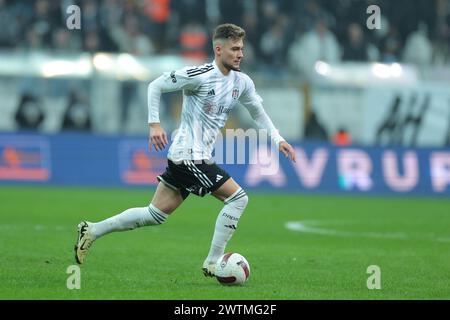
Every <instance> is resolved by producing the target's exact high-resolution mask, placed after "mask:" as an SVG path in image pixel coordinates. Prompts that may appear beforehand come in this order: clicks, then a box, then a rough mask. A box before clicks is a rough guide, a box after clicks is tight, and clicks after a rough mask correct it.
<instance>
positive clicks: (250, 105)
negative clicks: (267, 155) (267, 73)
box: [239, 77, 285, 147]
mask: <svg viewBox="0 0 450 320" xmlns="http://www.w3.org/2000/svg"><path fill="white" fill-rule="evenodd" d="M239 100H240V102H241V104H242V105H243V106H244V107H246V108H247V110H248V111H249V113H250V115H251V117H252V118H253V120H254V121H255V123H256V125H257V126H258V128H260V129H265V130H267V132H268V133H269V135H270V137H271V139H272V140H273V141H274V142H275V144H276V145H277V147H278V145H279V144H280V142H281V141H285V140H284V138H283V137H282V136H281V135H280V134H279V132H278V129H277V128H275V126H274V125H273V123H272V120H270V118H269V116H268V115H267V113H266V111H265V110H264V107H263V105H262V102H263V99H262V98H261V96H260V95H259V94H258V93H257V92H256V89H255V84H254V83H253V81H252V80H251V79H250V78H249V77H246V78H245V89H244V91H243V92H242V95H241V97H240V98H239Z"/></svg>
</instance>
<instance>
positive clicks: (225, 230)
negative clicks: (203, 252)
mask: <svg viewBox="0 0 450 320" xmlns="http://www.w3.org/2000/svg"><path fill="white" fill-rule="evenodd" d="M247 203H248V197H247V194H246V193H245V191H244V190H242V189H241V188H239V190H238V191H236V192H235V193H233V194H232V195H231V196H230V197H228V198H227V199H225V201H224V204H225V206H224V207H223V209H222V210H221V211H220V213H219V216H218V217H217V220H216V227H215V230H214V235H213V239H212V243H211V248H210V249H209V253H208V256H207V257H206V260H205V263H207V264H211V263H215V262H216V261H217V259H219V258H220V256H221V255H223V254H224V252H225V247H226V245H227V243H228V241H229V240H230V239H231V237H232V236H233V233H234V231H235V230H236V227H237V224H238V222H239V218H240V217H241V215H242V213H243V212H244V209H245V207H246V206H247Z"/></svg>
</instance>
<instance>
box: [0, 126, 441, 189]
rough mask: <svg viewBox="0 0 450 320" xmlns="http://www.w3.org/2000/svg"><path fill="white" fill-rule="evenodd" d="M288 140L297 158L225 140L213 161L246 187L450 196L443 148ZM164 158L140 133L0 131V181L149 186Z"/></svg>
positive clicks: (162, 169)
mask: <svg viewBox="0 0 450 320" xmlns="http://www.w3.org/2000/svg"><path fill="white" fill-rule="evenodd" d="M293 146H294V148H295V152H296V155H297V162H296V163H293V162H291V161H290V160H288V159H286V158H285V157H284V156H283V155H281V156H280V155H279V154H278V152H276V151H275V150H273V149H271V148H270V146H268V145H267V144H266V143H261V144H257V145H252V146H250V145H249V144H245V146H244V147H242V146H239V148H240V149H239V148H238V146H237V144H234V143H228V141H227V143H226V144H225V147H224V149H225V151H224V152H223V155H222V156H223V158H220V157H219V158H217V159H216V162H217V163H218V164H219V165H220V166H222V167H223V168H224V169H225V170H227V171H228V172H229V173H230V175H231V176H232V177H233V178H234V179H235V180H236V181H238V183H239V184H241V185H242V186H243V187H245V188H253V189H260V190H274V189H275V190H279V191H282V192H283V191H285V192H290V193H291V192H308V193H311V192H313V193H314V192H318V193H344V194H345V193H349V194H355V193H359V194H398V195H438V196H445V197H448V196H450V149H448V148H447V149H444V148H443V149H413V148H394V147H393V148H375V147H359V146H349V147H336V146H333V145H330V144H318V143H293ZM241 149H243V150H241ZM242 153H244V155H243V157H242V159H244V161H243V160H242V159H239V158H240V157H241V155H242ZM239 154H241V155H239ZM230 155H231V156H230ZM225 160H226V161H225ZM166 165H167V159H166V152H155V151H154V150H153V151H152V152H149V150H148V141H147V139H146V138H140V137H139V138H128V137H127V138H124V137H112V136H96V135H90V134H86V135H84V134H69V133H66V134H58V135H41V134H17V133H2V134H0V183H1V184H18V183H19V184H23V183H33V184H36V183H37V184H51V185H68V186H113V187H115V186H154V185H156V184H157V180H156V176H157V175H158V174H160V173H162V172H163V171H164V170H165V167H166Z"/></svg>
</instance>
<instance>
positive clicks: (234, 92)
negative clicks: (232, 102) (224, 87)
mask: <svg viewBox="0 0 450 320" xmlns="http://www.w3.org/2000/svg"><path fill="white" fill-rule="evenodd" d="M231 96H232V97H233V99H237V98H238V97H239V89H238V88H234V89H233V92H232V93H231Z"/></svg>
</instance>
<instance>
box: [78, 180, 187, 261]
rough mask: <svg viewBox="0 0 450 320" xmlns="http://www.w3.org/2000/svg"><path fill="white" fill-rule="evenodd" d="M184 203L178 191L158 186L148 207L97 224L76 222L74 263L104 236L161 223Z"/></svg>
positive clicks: (125, 212)
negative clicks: (76, 236) (76, 237)
mask: <svg viewBox="0 0 450 320" xmlns="http://www.w3.org/2000/svg"><path fill="white" fill-rule="evenodd" d="M184 199H185V197H183V195H182V192H181V191H180V190H177V189H174V188H170V187H168V186H167V185H166V184H164V183H162V182H160V183H159V184H158V187H157V188H156V192H155V195H154V196H153V200H152V202H151V203H150V205H149V206H147V207H139V208H130V209H127V210H125V211H123V212H121V213H119V214H117V215H115V216H112V217H110V218H108V219H105V220H103V221H100V222H97V223H92V222H88V221H82V222H80V224H79V225H78V239H77V244H76V245H75V258H76V261H77V262H78V263H79V264H82V263H83V262H84V260H85V259H86V255H87V253H88V251H89V248H90V247H91V245H92V243H93V242H94V241H95V240H96V239H98V238H100V237H102V236H104V235H106V234H108V233H111V232H115V231H127V230H133V229H135V228H139V227H144V226H151V225H160V224H162V223H164V222H165V221H166V219H167V217H168V216H169V215H170V214H171V213H172V212H173V211H174V210H175V209H176V208H178V207H179V206H180V205H181V203H182V202H183V201H184Z"/></svg>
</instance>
